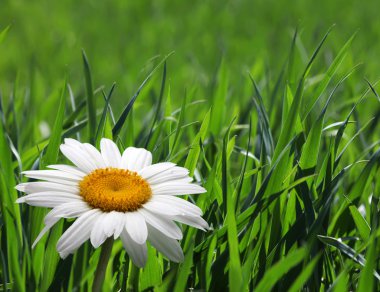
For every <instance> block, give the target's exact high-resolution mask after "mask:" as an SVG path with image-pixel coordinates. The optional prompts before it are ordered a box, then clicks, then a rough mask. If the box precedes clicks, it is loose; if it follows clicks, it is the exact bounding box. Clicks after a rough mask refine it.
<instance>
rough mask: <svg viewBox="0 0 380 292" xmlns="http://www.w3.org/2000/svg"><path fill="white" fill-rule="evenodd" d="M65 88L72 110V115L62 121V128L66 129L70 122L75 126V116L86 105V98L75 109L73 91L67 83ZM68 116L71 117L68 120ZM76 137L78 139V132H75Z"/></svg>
mask: <svg viewBox="0 0 380 292" xmlns="http://www.w3.org/2000/svg"><path fill="white" fill-rule="evenodd" d="M67 90H68V92H69V96H70V103H71V109H72V111H73V113H72V115H70V116H69V118H68V119H67V120H66V121H65V122H64V123H63V128H64V129H66V128H68V127H69V126H70V125H71V123H73V124H74V126H76V125H77V124H78V122H77V120H76V118H77V116H78V115H79V113H80V112H81V111H82V109H83V108H84V107H85V106H86V99H84V100H83V101H82V102H81V103H80V104H79V106H78V110H77V109H76V104H75V97H74V93H73V91H72V89H71V86H70V85H69V84H67ZM70 118H72V120H70ZM76 138H77V140H78V141H80V133H77V134H76Z"/></svg>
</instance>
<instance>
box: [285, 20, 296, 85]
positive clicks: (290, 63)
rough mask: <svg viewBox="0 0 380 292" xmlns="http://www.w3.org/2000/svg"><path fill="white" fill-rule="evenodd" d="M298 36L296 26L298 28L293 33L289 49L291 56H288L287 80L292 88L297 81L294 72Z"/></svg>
mask: <svg viewBox="0 0 380 292" xmlns="http://www.w3.org/2000/svg"><path fill="white" fill-rule="evenodd" d="M297 37H298V27H296V30H295V31H294V34H293V39H292V44H291V46H290V50H289V56H288V64H287V65H288V68H287V78H286V79H287V80H288V83H289V86H290V88H293V86H294V83H295V81H294V80H295V77H294V76H295V74H294V52H295V47H296V40H297Z"/></svg>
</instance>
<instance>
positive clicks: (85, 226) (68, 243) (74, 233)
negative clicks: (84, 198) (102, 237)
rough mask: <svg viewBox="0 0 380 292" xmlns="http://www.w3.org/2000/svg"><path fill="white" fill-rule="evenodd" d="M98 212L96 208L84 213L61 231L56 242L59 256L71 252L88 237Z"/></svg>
mask: <svg viewBox="0 0 380 292" xmlns="http://www.w3.org/2000/svg"><path fill="white" fill-rule="evenodd" d="M100 213H101V212H100V211H98V210H91V211H88V212H86V213H84V214H83V215H82V216H80V217H79V218H78V219H77V220H75V222H74V223H73V224H72V225H71V226H70V227H69V228H68V229H67V230H66V231H65V233H63V235H62V236H61V238H60V239H59V240H58V243H57V250H58V252H59V254H60V255H61V256H63V257H64V256H67V255H68V254H70V253H73V252H74V251H75V250H77V249H78V247H79V246H81V245H82V244H83V242H85V241H86V240H87V239H88V238H89V237H90V234H91V230H92V228H93V227H94V223H95V221H96V218H97V216H99V214H100Z"/></svg>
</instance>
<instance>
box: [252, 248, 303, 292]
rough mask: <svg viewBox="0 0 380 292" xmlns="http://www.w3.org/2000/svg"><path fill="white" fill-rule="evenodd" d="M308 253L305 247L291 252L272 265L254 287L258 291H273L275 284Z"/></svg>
mask: <svg viewBox="0 0 380 292" xmlns="http://www.w3.org/2000/svg"><path fill="white" fill-rule="evenodd" d="M306 255H307V250H306V249H305V248H300V249H297V250H295V251H292V252H290V253H289V254H288V255H286V256H285V257H284V258H282V259H281V260H279V261H278V262H277V263H275V264H274V265H273V266H272V267H270V268H269V269H268V270H267V271H266V272H265V274H264V277H263V278H262V279H261V281H260V282H259V283H258V284H257V286H256V288H255V289H254V290H255V291H256V292H267V291H271V289H272V288H273V286H274V285H275V284H276V283H277V282H278V281H279V280H280V279H281V278H282V277H283V276H284V275H285V274H286V273H287V272H289V271H290V270H291V269H292V268H293V267H294V266H296V265H297V264H299V263H300V262H301V261H302V260H303V259H304V258H305V256H306Z"/></svg>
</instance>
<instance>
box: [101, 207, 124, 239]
mask: <svg viewBox="0 0 380 292" xmlns="http://www.w3.org/2000/svg"><path fill="white" fill-rule="evenodd" d="M120 217H121V216H120V215H119V212H116V211H112V212H107V213H106V216H105V217H104V219H103V226H104V233H105V234H106V235H107V237H110V236H112V235H113V234H114V233H115V231H116V230H117V229H119V228H123V227H124V221H120ZM120 225H121V226H120Z"/></svg>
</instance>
